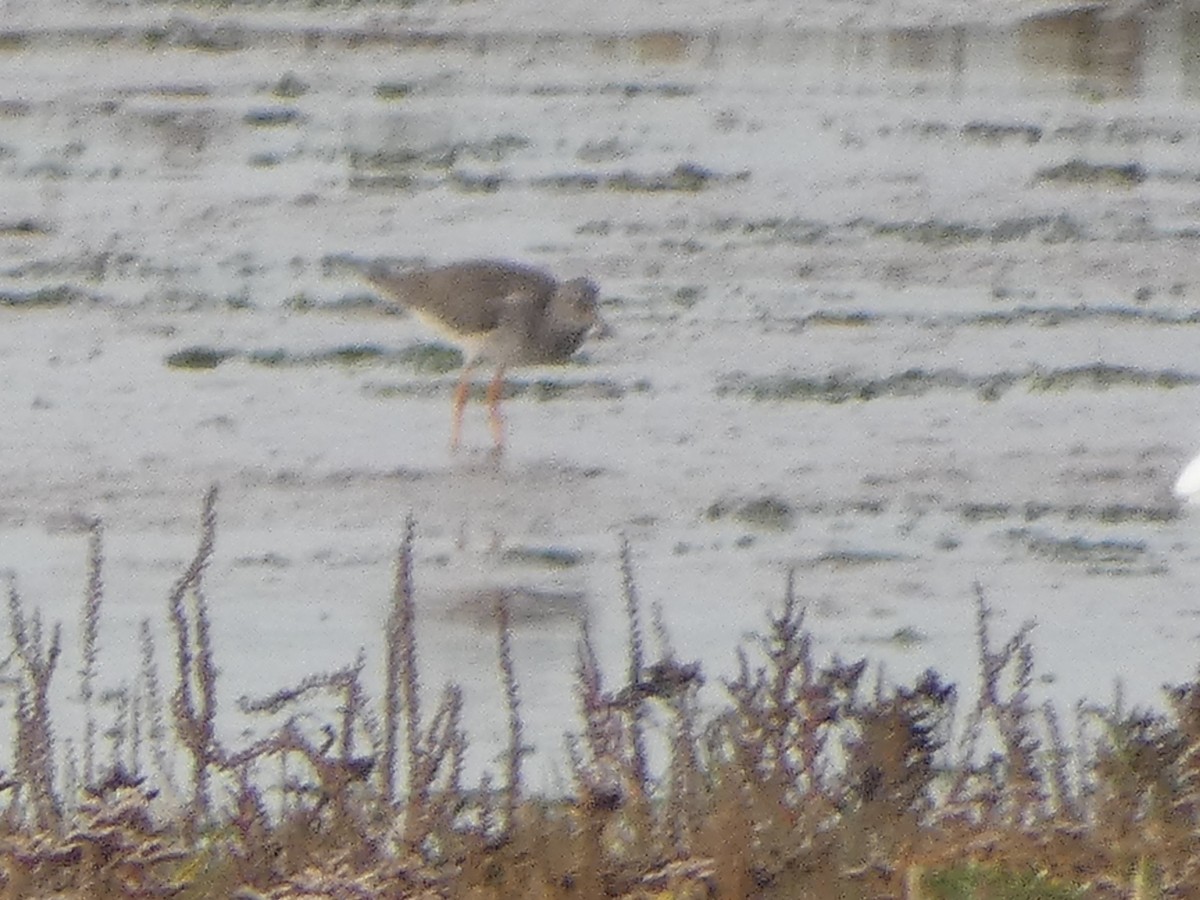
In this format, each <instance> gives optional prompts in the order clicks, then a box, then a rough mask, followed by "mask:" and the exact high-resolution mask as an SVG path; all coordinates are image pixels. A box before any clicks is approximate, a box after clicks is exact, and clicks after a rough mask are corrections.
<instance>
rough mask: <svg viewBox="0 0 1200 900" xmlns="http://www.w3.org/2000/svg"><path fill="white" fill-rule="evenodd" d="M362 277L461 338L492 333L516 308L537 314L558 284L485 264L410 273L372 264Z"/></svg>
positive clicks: (531, 272)
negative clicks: (535, 311) (460, 335)
mask: <svg viewBox="0 0 1200 900" xmlns="http://www.w3.org/2000/svg"><path fill="white" fill-rule="evenodd" d="M366 277H367V280H368V281H370V282H371V283H372V284H373V285H375V286H376V287H377V288H379V289H380V290H381V291H383V292H384V293H385V294H387V295H388V297H390V298H391V299H393V300H395V301H396V302H398V303H401V304H402V305H404V306H406V307H408V308H410V309H412V310H413V311H414V312H418V313H421V314H423V315H425V316H429V317H432V318H435V319H438V320H440V321H441V322H442V323H444V324H445V326H446V327H447V328H449V329H452V330H453V331H455V332H458V333H460V334H480V333H483V332H488V331H493V330H495V329H496V328H498V327H500V325H501V324H502V322H503V321H504V320H505V319H507V318H509V317H510V316H511V306H512V304H514V303H515V304H518V305H520V306H527V307H528V308H529V309H530V310H531V311H532V310H537V311H540V310H541V309H543V308H544V307H545V305H546V304H547V303H548V302H549V301H550V298H551V297H553V296H554V290H555V285H556V282H555V280H554V279H553V278H552V277H551V276H549V275H547V274H546V273H544V272H541V271H539V270H538V269H533V268H530V267H528V266H520V265H516V264H514V263H501V262H493V261H489V260H477V261H471V262H461V263H452V264H451V265H446V266H435V267H431V268H426V269H416V270H414V271H409V272H394V271H391V270H390V269H388V268H387V267H385V266H381V265H375V266H371V267H370V268H369V269H368V270H367V272H366Z"/></svg>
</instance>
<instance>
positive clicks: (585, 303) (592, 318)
mask: <svg viewBox="0 0 1200 900" xmlns="http://www.w3.org/2000/svg"><path fill="white" fill-rule="evenodd" d="M598 293H599V289H598V288H597V287H596V285H595V283H594V282H592V281H589V280H588V279H587V278H575V279H573V280H571V281H564V282H563V283H562V284H560V285H559V286H558V289H557V290H556V291H555V292H554V298H553V299H552V300H551V301H550V312H551V316H552V317H553V320H554V322H555V323H556V325H558V326H559V327H560V328H561V329H562V330H564V331H586V330H587V329H589V328H591V327H593V326H594V325H597V324H599V322H600V317H599V316H598V315H597V314H596V295H597V294H598Z"/></svg>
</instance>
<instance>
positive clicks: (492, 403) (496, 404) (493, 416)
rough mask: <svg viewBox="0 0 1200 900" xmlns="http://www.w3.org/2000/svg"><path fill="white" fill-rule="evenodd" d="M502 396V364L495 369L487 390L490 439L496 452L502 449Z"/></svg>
mask: <svg viewBox="0 0 1200 900" xmlns="http://www.w3.org/2000/svg"><path fill="white" fill-rule="evenodd" d="M503 396H504V366H499V367H498V368H497V369H496V374H495V375H493V376H492V380H491V383H490V384H489V385H488V390H487V404H488V421H489V422H490V423H491V426H492V441H493V442H494V443H495V445H496V452H500V451H502V450H503V449H504V417H503V416H502V415H500V399H501V398H502V397H503Z"/></svg>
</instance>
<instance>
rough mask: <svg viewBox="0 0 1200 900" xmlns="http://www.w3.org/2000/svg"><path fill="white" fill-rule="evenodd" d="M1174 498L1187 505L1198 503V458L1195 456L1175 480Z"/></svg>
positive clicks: (1199, 486)
mask: <svg viewBox="0 0 1200 900" xmlns="http://www.w3.org/2000/svg"><path fill="white" fill-rule="evenodd" d="M1175 496H1176V497H1178V498H1179V499H1180V500H1187V501H1188V502H1189V503H1200V456H1197V457H1196V458H1195V459H1193V460H1192V461H1191V462H1189V463H1188V464H1187V465H1186V466H1184V467H1183V471H1182V472H1180V473H1179V477H1178V478H1176V479H1175Z"/></svg>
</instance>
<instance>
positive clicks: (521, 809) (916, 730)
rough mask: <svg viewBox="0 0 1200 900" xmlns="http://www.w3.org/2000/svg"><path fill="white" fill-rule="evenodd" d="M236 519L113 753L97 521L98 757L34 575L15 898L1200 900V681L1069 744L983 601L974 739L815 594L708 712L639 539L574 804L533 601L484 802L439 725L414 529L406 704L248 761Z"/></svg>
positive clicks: (595, 691) (278, 708)
mask: <svg viewBox="0 0 1200 900" xmlns="http://www.w3.org/2000/svg"><path fill="white" fill-rule="evenodd" d="M215 504H216V491H215V489H214V490H213V491H211V492H210V493H209V494H208V495H207V497H206V498H205V501H204V506H203V517H202V520H203V521H202V527H201V537H200V543H199V548H198V549H197V552H196V555H195V557H194V558H193V559H192V561H191V563H190V564H189V565H188V567H187V569H186V570H185V571H184V573H183V574H182V576H181V577H180V578H179V579H178V581H177V582H176V583H175V585H174V586H173V588H172V590H171V592H170V595H169V598H168V603H167V611H168V618H169V622H170V626H171V632H172V635H173V641H174V643H173V647H172V648H171V649H172V652H171V654H170V655H171V658H172V668H173V673H172V684H171V686H170V690H169V694H166V693H165V692H164V691H162V690H160V688H159V680H158V675H157V663H156V652H155V648H154V645H153V642H152V640H151V637H150V634H151V629H150V627H149V623H144V625H143V629H142V645H143V661H142V674H141V677H140V678H139V680H138V684H137V687H136V688H135V689H133V690H131V691H130V692H129V696H127V697H125V698H124V702H123V703H122V704H120V705H119V709H120V710H121V713H120V715H119V716H118V721H117V722H116V723H115V724H114V726H113V728H112V729H110V730H108V731H105V732H104V734H105V735H109V736H110V737H109V738H106V739H108V740H111V746H108V745H105V746H104V747H102V746H101V741H100V739H99V737H98V726H97V722H96V715H97V700H98V698H97V697H96V685H95V675H96V664H97V659H98V646H97V639H96V635H97V626H98V623H99V621H100V615H101V612H102V607H103V581H102V560H103V543H102V533H101V529H100V526H99V524H98V523H97V524H96V525H94V526H93V528H92V532H91V540H90V565H89V573H90V574H89V578H88V582H87V587H86V590H85V594H84V614H83V628H82V632H81V634H82V641H83V644H84V646H83V648H82V653H81V658H82V660H83V664H82V666H81V669H80V672H79V678H80V687H79V696H80V698H81V701H82V703H83V706H84V710H85V716H86V731H85V735H86V736H85V739H84V741H83V744H84V746H83V747H82V748H80V751H81V752H79V753H78V754H76V753H74V752H73V751H71V752H68V751H64V750H63V749H62V748H59V747H57V746H56V743H55V738H54V735H53V733H52V728H51V716H50V708H49V702H48V697H49V687H50V684H51V681H52V679H53V678H54V677H55V676H56V667H57V663H58V661H59V656H60V648H61V641H60V633H59V629H58V627H57V626H55V627H54V628H52V629H50V630H49V631H47V629H46V628H45V627H44V626H43V623H42V621H41V619H40V617H39V616H38V615H36V614H34V615H29V614H27V613H26V611H25V610H24V607H23V605H22V601H21V598H20V596H19V593H18V591H17V588H16V585H15V582H14V581H12V580H10V582H9V592H8V595H9V596H8V607H9V610H8V611H9V618H10V634H11V639H12V653H11V656H10V658H9V660H8V663H7V667H8V674H9V675H10V678H9V680H8V681H7V685H8V687H9V688H10V690H12V691H13V692H15V695H16V701H17V702H16V703H15V704H14V709H15V723H14V724H15V729H14V731H15V736H16V737H15V743H14V746H13V748H12V754H11V761H10V762H9V763H8V764H7V765H8V768H7V769H6V770H5V771H4V772H3V773H0V800H2V802H3V806H2V808H0V872H2V876H0V877H2V879H3V888H2V890H3V896H4V897H6V898H25V897H30V898H32V897H62V898H75V897H94V898H117V897H180V898H208V897H213V898H230V897H234V898H244V900H249V898H257V897H310V898H313V897H329V898H375V897H379V898H388V897H430V898H433V897H470V898H492V897H494V898H510V897H530V898H554V897H564V898H566V897H589V898H590V897H627V898H634V897H639V898H640V897H645V898H648V897H671V898H700V897H721V898H727V897H728V898H738V897H764V898H772V897H788V898H792V897H812V898H858V897H862V898H884V897H904V898H929V900H936V898H969V897H980V898H982V897H989V898H1005V897H1010V898H1018V897H1021V898H1060V897H1063V898H1065V897H1100V898H1105V897H1131V898H1139V900H1140V898H1151V897H1192V896H1200V872H1198V871H1197V868H1198V867H1197V862H1198V861H1200V845H1198V844H1197V838H1196V836H1197V827H1198V825H1200V758H1198V756H1197V753H1196V751H1197V748H1200V685H1198V684H1188V685H1185V686H1182V687H1179V688H1176V689H1173V690H1170V691H1169V692H1168V693H1167V701H1168V709H1169V712H1168V713H1167V714H1165V715H1159V714H1150V713H1144V712H1128V711H1125V710H1122V709H1121V708H1120V707H1119V705H1118V706H1117V707H1116V708H1109V709H1085V710H1080V716H1079V722H1080V727H1079V730H1078V734H1077V736H1076V737H1075V738H1074V739H1073V740H1072V741H1070V742H1068V741H1067V740H1065V739H1064V737H1063V735H1062V733H1061V729H1060V726H1059V722H1058V720H1057V718H1056V717H1055V716H1054V714H1053V712H1052V710H1050V709H1040V708H1037V707H1036V706H1034V705H1033V704H1032V702H1031V699H1030V687H1031V684H1032V682H1033V678H1034V674H1033V672H1034V666H1033V657H1032V650H1031V644H1030V641H1029V630H1030V629H1029V627H1028V626H1027V627H1025V628H1023V629H1021V630H1019V631H1018V632H1017V633H1016V634H1014V635H1013V636H1012V637H1011V638H1009V640H1008V641H1007V642H1006V643H1004V644H1003V645H1002V646H996V645H995V644H994V643H993V637H992V634H991V630H990V628H989V608H988V606H987V604H986V602H985V601H984V598H983V596H982V594H981V593H980V592H978V591H977V596H976V602H977V605H978V640H979V654H980V671H981V676H982V677H981V686H980V689H979V692H978V699H977V700H976V701H975V702H974V703H973V705H972V706H971V707H970V708H969V709H968V710H967V711H966V713H965V715H962V716H959V717H958V718H957V719H956V705H957V703H956V700H957V692H956V689H955V688H954V687H953V686H951V685H948V684H946V683H944V682H943V681H942V679H941V678H940V677H939V676H938V675H937V673H935V672H933V671H930V672H927V673H926V674H925V675H924V676H922V677H921V678H920V679H919V680H918V681H917V682H916V683H915V684H912V685H903V686H893V685H889V684H886V683H883V682H882V681H880V680H875V679H872V678H871V677H870V676H869V675H868V672H867V665H866V663H865V662H864V661H858V662H853V663H845V662H841V661H838V660H834V661H833V662H830V663H827V664H824V665H818V664H817V662H816V661H815V660H814V657H813V644H812V639H811V636H810V634H809V633H808V632H807V630H806V629H805V625H804V612H803V609H802V607H801V605H800V604H799V603H798V602H797V600H796V597H795V592H794V590H793V584H792V582H791V579H789V583H788V585H787V590H786V594H785V597H784V600H783V604H782V607H781V609H780V610H779V612H778V615H777V616H774V617H772V618H771V619H770V620H769V621H768V622H767V624H766V628H765V631H764V632H763V634H762V636H761V638H760V639H759V640H758V642H757V643H756V644H755V645H754V646H751V647H745V648H743V649H741V650H740V651H739V657H738V661H739V666H738V674H737V675H736V677H734V678H732V679H731V680H728V681H726V682H725V683H724V684H723V685H722V686H721V697H723V700H721V702H719V703H716V704H713V703H711V702H706V704H705V705H704V707H702V706H701V704H700V702H699V691H700V688H701V685H702V683H703V676H702V673H701V669H700V666H699V665H697V664H691V663H684V662H681V661H680V660H678V659H676V658H675V657H674V655H673V653H672V652H671V649H670V644H669V641H668V640H667V638H666V635H665V631H664V629H663V628H662V626H661V623H659V624H658V626H657V627H656V632H657V635H656V641H655V642H654V643H655V644H656V645H657V647H658V653H657V655H658V659H657V660H656V661H650V660H649V659H648V658H647V649H646V643H647V642H646V641H645V640H644V637H643V631H642V625H641V619H642V614H643V613H642V610H641V608H640V605H639V602H638V597H637V592H636V589H635V584H634V568H633V564H632V560H631V555H630V552H629V550H628V548H627V547H626V548H624V550H623V553H622V567H623V576H624V579H623V581H624V587H625V590H624V593H625V597H624V602H625V606H626V614H627V616H626V618H627V621H628V623H629V638H628V649H629V662H628V670H627V671H626V672H625V673H624V675H623V678H622V679H621V683H620V684H619V685H617V686H615V687H614V686H609V685H607V684H606V683H605V680H604V677H603V676H602V673H601V671H600V668H599V666H598V664H597V660H596V656H595V654H594V652H593V649H592V643H591V640H590V637H589V635H588V633H587V629H586V627H585V629H584V631H583V633H582V635H581V639H580V645H579V646H580V649H579V667H578V688H577V694H578V699H579V706H580V715H579V720H578V723H577V726H576V727H577V731H576V732H575V733H574V734H572V735H571V736H570V737H569V740H568V748H569V758H570V764H571V771H572V773H573V785H572V789H571V792H570V796H564V797H538V796H531V795H530V794H529V793H528V791H527V790H526V789H525V787H524V785H523V783H522V757H523V755H524V752H525V745H524V743H523V738H522V721H521V714H520V702H519V696H520V695H519V689H518V685H517V683H516V680H515V677H514V670H513V664H512V657H511V651H510V644H509V641H508V611H507V610H506V609H504V608H503V607H501V608H500V609H499V610H498V611H497V616H496V621H497V622H498V624H499V628H498V652H497V660H498V667H497V669H498V673H499V676H500V678H501V679H502V683H503V685H504V689H505V696H506V697H507V701H508V707H509V745H508V750H507V753H506V756H505V762H504V765H503V767H502V771H500V772H499V773H497V774H495V775H492V776H487V777H485V778H484V780H483V783H482V784H479V785H467V784H465V783H464V775H463V755H464V750H465V747H466V737H465V735H464V733H463V728H462V699H461V695H460V692H459V691H458V689H457V688H455V687H454V686H447V687H446V688H445V689H444V690H443V692H442V693H441V695H440V699H438V702H437V703H436V705H435V706H434V707H433V709H432V710H429V709H426V708H423V705H422V699H426V700H427V699H428V698H429V697H430V696H432V695H431V694H429V693H426V692H424V691H422V690H421V685H420V678H419V672H420V667H419V655H418V648H417V646H416V640H415V636H414V635H415V631H414V604H413V592H412V581H411V561H412V545H413V530H412V526H411V523H410V525H409V527H408V530H407V533H406V534H405V535H404V536H403V540H402V543H401V546H400V549H399V553H398V558H397V564H396V579H395V589H394V596H393V601H392V605H391V612H390V615H389V617H388V620H387V622H386V625H385V628H384V634H385V635H386V652H385V658H386V664H385V670H386V672H385V680H384V684H383V695H382V697H379V698H371V697H368V695H367V692H366V690H365V688H364V685H363V678H362V674H363V671H362V670H363V660H362V658H361V656H360V658H359V659H358V660H357V661H356V662H355V663H354V664H352V665H350V666H348V667H347V668H345V669H343V670H341V671H337V672H332V673H327V674H319V675H313V676H312V677H310V678H308V679H307V680H305V681H304V682H303V683H301V684H298V685H295V686H294V687H292V688H290V689H288V690H285V691H280V692H279V693H277V694H275V695H273V696H270V697H266V698H262V699H259V700H254V701H249V700H248V701H244V704H243V709H244V710H245V711H248V712H268V713H272V714H275V715H279V714H280V713H282V714H283V717H282V721H283V722H284V724H282V725H281V726H280V727H278V729H277V730H275V731H274V732H273V733H271V734H270V735H269V736H268V737H266V738H265V739H262V740H259V741H257V742H255V743H252V744H250V745H248V746H244V747H230V746H226V745H224V744H223V743H222V742H221V741H220V740H219V739H218V736H217V732H216V729H215V727H214V719H215V695H216V677H217V676H216V667H215V665H214V660H213V647H212V644H211V641H210V637H209V619H208V612H207V606H206V600H205V595H204V590H203V587H204V574H205V569H206V567H207V566H208V565H209V563H210V561H211V559H212V555H213V548H214V541H215V537H216V527H217V526H216V515H215ZM500 602H501V604H502V603H503V600H502V599H501V600H500ZM330 696H332V697H334V698H336V710H337V711H336V714H334V715H332V716H329V717H327V718H328V721H326V722H324V724H323V725H322V726H321V727H319V728H317V729H316V730H315V731H314V730H313V729H312V727H311V726H309V725H307V724H302V723H307V722H310V721H311V720H312V718H313V717H312V715H311V713H312V709H313V707H314V704H315V703H316V701H318V700H319V699H320V698H322V697H330ZM306 711H307V712H308V713H309V715H307V716H304V715H302V713H303V712H306ZM656 748H661V749H662V750H663V751H664V752H662V753H658V752H657V751H656ZM76 756H78V758H75V757H76ZM102 757H103V758H102ZM181 773H182V775H181Z"/></svg>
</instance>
